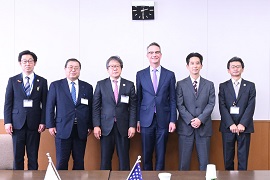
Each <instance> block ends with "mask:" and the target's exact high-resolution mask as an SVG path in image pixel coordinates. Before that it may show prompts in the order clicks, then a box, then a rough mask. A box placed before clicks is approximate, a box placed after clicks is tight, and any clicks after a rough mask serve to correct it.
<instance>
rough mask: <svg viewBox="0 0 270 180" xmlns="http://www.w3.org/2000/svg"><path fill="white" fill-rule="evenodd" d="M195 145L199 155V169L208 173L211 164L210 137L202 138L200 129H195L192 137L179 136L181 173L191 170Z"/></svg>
mask: <svg viewBox="0 0 270 180" xmlns="http://www.w3.org/2000/svg"><path fill="white" fill-rule="evenodd" d="M194 143H195V145H196V150H197V154H198V160H199V169H200V170H201V171H206V167H207V164H208V162H209V151H210V136H205V137H202V136H200V134H199V131H198V129H195V130H194V131H193V133H192V134H191V135H190V136H185V135H179V136H178V145H179V147H178V149H179V170H180V171H188V170H190V162H191V156H192V151H193V147H194Z"/></svg>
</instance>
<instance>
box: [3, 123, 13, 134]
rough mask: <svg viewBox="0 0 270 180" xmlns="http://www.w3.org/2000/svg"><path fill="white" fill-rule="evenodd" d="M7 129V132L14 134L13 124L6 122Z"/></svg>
mask: <svg viewBox="0 0 270 180" xmlns="http://www.w3.org/2000/svg"><path fill="white" fill-rule="evenodd" d="M5 130H6V133H8V134H10V135H12V133H13V127H12V124H5Z"/></svg>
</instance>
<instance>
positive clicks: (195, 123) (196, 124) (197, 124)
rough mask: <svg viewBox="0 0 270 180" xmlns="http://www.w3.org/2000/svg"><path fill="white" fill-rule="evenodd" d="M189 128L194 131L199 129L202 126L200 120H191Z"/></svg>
mask: <svg viewBox="0 0 270 180" xmlns="http://www.w3.org/2000/svg"><path fill="white" fill-rule="evenodd" d="M190 124H191V126H192V127H193V128H195V129H197V128H199V127H200V126H201V124H202V122H201V120H199V119H198V118H194V119H191V123H190Z"/></svg>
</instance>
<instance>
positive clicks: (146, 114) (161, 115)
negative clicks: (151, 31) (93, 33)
mask: <svg viewBox="0 0 270 180" xmlns="http://www.w3.org/2000/svg"><path fill="white" fill-rule="evenodd" d="M161 57H162V53H161V49H160V46H159V45H158V44H157V43H155V42H154V43H151V44H150V45H149V46H148V47H147V58H148V60H149V62H150V67H147V68H146V69H143V70H141V71H139V72H137V76H136V86H137V96H138V110H137V112H138V121H137V131H138V132H140V133H141V137H142V154H143V169H144V170H153V163H152V156H153V152H154V149H155V152H156V156H155V157H156V163H155V170H164V167H165V153H166V145H167V140H168V132H174V131H175V129H176V127H175V122H176V97H175V76H174V73H173V72H172V71H169V70H167V69H165V68H164V67H162V66H160V59H161Z"/></svg>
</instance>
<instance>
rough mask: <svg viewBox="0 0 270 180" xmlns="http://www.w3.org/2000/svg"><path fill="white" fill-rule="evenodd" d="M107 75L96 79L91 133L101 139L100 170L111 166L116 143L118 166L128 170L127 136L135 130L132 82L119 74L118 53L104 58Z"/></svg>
mask: <svg viewBox="0 0 270 180" xmlns="http://www.w3.org/2000/svg"><path fill="white" fill-rule="evenodd" d="M106 67H107V71H108V73H109V76H110V77H109V78H106V79H104V80H101V81H99V82H98V83H97V86H96V89H95V93H94V98H93V126H94V136H95V137H96V138H97V139H100V143H101V165H100V169H101V170H112V157H113V153H114V148H115V146H116V150H117V155H118V158H119V170H130V165H129V164H130V162H129V144H130V142H129V139H130V138H132V137H133V136H134V134H135V127H136V103H137V102H136V94H135V87H134V84H133V82H131V81H128V80H126V79H124V78H122V77H121V72H122V68H123V61H122V60H121V59H120V57H118V56H112V57H110V58H109V59H108V60H107V62H106Z"/></svg>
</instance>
